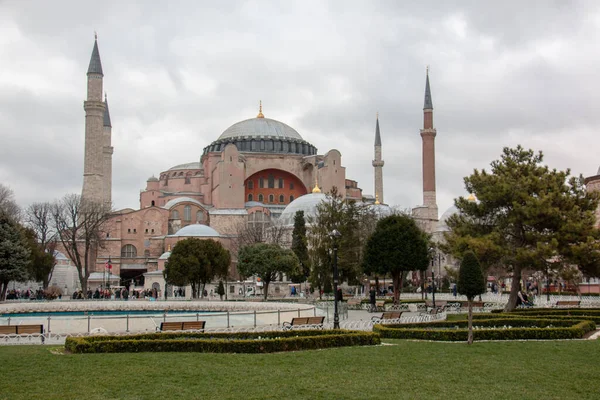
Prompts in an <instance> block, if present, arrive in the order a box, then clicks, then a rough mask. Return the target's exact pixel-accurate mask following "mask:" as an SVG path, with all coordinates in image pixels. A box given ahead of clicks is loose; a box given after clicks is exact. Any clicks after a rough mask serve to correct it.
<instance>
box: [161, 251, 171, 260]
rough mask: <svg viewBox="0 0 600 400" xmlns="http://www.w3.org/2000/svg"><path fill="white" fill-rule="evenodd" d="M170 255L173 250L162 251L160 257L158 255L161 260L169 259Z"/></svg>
mask: <svg viewBox="0 0 600 400" xmlns="http://www.w3.org/2000/svg"><path fill="white" fill-rule="evenodd" d="M169 257H171V252H170V251H165V252H164V253H162V254H161V255H160V257H158V259H159V260H167V259H168V258H169Z"/></svg>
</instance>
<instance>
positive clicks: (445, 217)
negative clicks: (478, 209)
mask: <svg viewBox="0 0 600 400" xmlns="http://www.w3.org/2000/svg"><path fill="white" fill-rule="evenodd" d="M456 213H458V208H456V206H455V205H452V207H450V208H448V209H447V210H446V211H445V212H444V213H443V214H442V216H441V217H440V220H439V221H438V223H437V229H436V231H438V232H448V231H449V230H450V229H448V225H446V221H448V218H450V217H451V216H452V215H454V214H456Z"/></svg>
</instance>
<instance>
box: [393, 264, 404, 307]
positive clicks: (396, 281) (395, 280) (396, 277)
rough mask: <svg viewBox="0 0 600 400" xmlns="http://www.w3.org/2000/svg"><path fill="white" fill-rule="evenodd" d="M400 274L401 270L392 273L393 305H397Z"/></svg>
mask: <svg viewBox="0 0 600 400" xmlns="http://www.w3.org/2000/svg"><path fill="white" fill-rule="evenodd" d="M400 275H402V272H400V271H398V272H394V273H392V283H393V284H394V305H398V303H399V301H398V300H399V299H400Z"/></svg>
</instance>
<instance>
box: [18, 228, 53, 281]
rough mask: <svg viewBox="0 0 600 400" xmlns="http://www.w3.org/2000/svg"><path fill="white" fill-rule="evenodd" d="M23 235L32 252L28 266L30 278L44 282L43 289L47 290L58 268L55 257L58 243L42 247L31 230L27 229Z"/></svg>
mask: <svg viewBox="0 0 600 400" xmlns="http://www.w3.org/2000/svg"><path fill="white" fill-rule="evenodd" d="M23 235H24V237H25V240H26V242H27V247H28V248H29V250H30V252H31V255H30V258H29V259H30V262H29V264H28V265H27V273H28V275H29V278H30V279H32V280H34V281H36V282H42V287H43V288H44V289H47V288H48V285H49V283H50V279H52V272H53V271H54V267H55V266H56V258H55V257H54V249H55V247H56V246H55V245H56V242H52V243H50V244H48V243H47V244H46V246H44V245H42V244H41V243H40V242H39V241H38V238H37V235H36V234H35V232H34V231H33V229H31V228H25V229H24V230H23ZM46 248H47V250H46Z"/></svg>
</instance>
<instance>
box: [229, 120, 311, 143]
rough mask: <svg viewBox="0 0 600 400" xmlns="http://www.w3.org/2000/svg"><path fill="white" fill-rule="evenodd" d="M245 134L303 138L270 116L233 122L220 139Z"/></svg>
mask: <svg viewBox="0 0 600 400" xmlns="http://www.w3.org/2000/svg"><path fill="white" fill-rule="evenodd" d="M244 136H250V137H257V136H258V137H260V136H271V137H275V138H288V139H297V140H303V139H302V136H300V134H299V133H298V132H296V130H295V129H294V128H292V127H290V126H289V125H286V124H284V123H283V122H279V121H276V120H274V119H270V118H250V119H247V120H245V121H241V122H238V123H237V124H233V125H231V126H230V127H229V128H227V129H225V132H223V133H222V134H221V136H219V139H218V140H221V139H228V138H234V137H244Z"/></svg>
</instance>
